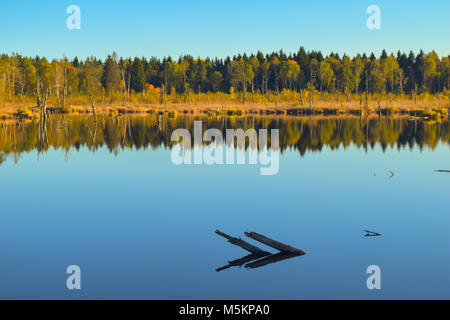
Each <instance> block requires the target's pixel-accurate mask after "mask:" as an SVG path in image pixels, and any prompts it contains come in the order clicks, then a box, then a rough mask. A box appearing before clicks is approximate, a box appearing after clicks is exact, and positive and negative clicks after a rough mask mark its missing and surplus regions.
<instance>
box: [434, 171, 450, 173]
mask: <svg viewBox="0 0 450 320" xmlns="http://www.w3.org/2000/svg"><path fill="white" fill-rule="evenodd" d="M435 172H441V173H450V170H435Z"/></svg>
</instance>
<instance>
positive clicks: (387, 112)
mask: <svg viewBox="0 0 450 320" xmlns="http://www.w3.org/2000/svg"><path fill="white" fill-rule="evenodd" d="M74 102H76V101H74ZM47 109H48V111H49V112H50V113H58V114H92V112H93V111H92V107H91V105H90V104H88V103H85V104H76V103H74V104H67V105H66V106H65V107H62V106H61V105H60V104H58V102H57V101H50V102H49V104H48V107H47ZM449 109H450V105H449V104H448V102H447V101H446V100H440V101H430V100H422V99H421V100H419V101H417V100H411V99H395V100H394V99H393V100H384V101H383V100H379V101H369V102H368V104H367V105H366V104H365V102H364V103H362V102H361V100H359V101H358V100H350V101H343V102H337V101H331V100H330V99H326V100H320V99H316V100H314V101H312V102H311V104H309V102H308V103H303V105H302V104H301V103H298V102H288V101H287V102H286V101H282V102H278V103H276V102H275V103H265V102H258V103H251V102H249V103H246V104H243V103H233V101H224V102H217V101H212V102H196V103H191V104H184V103H172V102H164V103H162V104H161V103H139V102H120V103H114V102H110V103H105V102H103V103H101V102H100V103H96V113H97V114H98V115H111V116H119V115H121V114H149V113H157V114H167V115H168V116H170V117H175V116H176V115H177V114H192V115H208V116H245V115H251V114H259V115H281V116H308V115H321V116H331V115H333V116H336V115H342V116H345V115H353V116H355V115H356V116H366V115H367V116H371V115H379V116H411V117H418V118H422V119H428V120H438V119H448V117H449V111H450V110H449ZM39 115H40V110H39V108H37V107H36V105H35V103H33V102H32V101H21V102H19V103H14V104H13V103H8V104H4V105H3V106H0V119H35V118H39Z"/></svg>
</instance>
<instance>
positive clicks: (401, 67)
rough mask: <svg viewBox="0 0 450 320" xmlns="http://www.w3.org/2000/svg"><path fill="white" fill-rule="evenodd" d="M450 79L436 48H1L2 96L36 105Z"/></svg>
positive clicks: (348, 89) (430, 83)
mask: <svg viewBox="0 0 450 320" xmlns="http://www.w3.org/2000/svg"><path fill="white" fill-rule="evenodd" d="M449 87H450V56H443V57H439V56H438V54H437V53H436V52H435V51H432V52H429V53H424V52H423V51H420V52H419V53H418V54H417V55H416V54H414V53H413V52H412V51H411V52H409V54H406V53H401V52H400V51H399V52H397V53H396V54H395V55H394V54H389V55H388V54H387V52H386V51H385V50H383V51H382V53H381V55H380V56H379V57H376V56H375V55H374V54H373V53H372V54H371V55H370V56H367V55H366V54H362V55H361V54H358V55H356V56H354V57H350V56H348V55H345V54H344V55H343V56H340V55H339V54H336V53H331V54H329V55H327V56H324V55H323V54H322V53H321V52H320V51H308V52H307V51H306V50H305V49H304V48H303V47H301V48H300V49H299V50H298V52H297V53H291V54H286V53H284V52H283V51H280V52H273V53H271V54H266V55H264V54H263V53H262V52H258V53H257V54H251V55H247V54H243V55H237V56H234V57H232V58H231V57H227V58H225V59H219V58H215V59H210V58H206V59H201V58H194V57H192V56H190V55H183V56H181V57H179V58H178V59H173V58H171V57H165V58H162V59H159V58H156V57H152V58H149V59H148V58H144V57H141V58H140V57H135V58H134V59H132V58H119V57H118V56H117V54H115V53H113V54H111V55H109V56H108V57H107V58H106V59H105V60H104V61H102V60H100V59H98V58H95V57H89V58H87V59H86V60H80V59H78V58H77V57H75V58H74V59H72V60H69V59H67V58H62V59H53V60H52V61H49V60H47V59H46V58H45V57H34V58H31V57H23V56H21V55H19V54H16V53H13V54H11V55H6V54H3V55H1V56H0V101H3V102H5V101H8V102H15V101H16V98H17V97H19V98H20V97H23V96H31V97H34V98H36V102H37V104H38V106H39V105H42V104H44V105H45V103H46V100H47V98H48V96H51V97H57V98H58V99H60V100H61V104H62V105H63V106H64V105H65V101H66V99H67V97H70V96H85V97H88V98H89V100H90V101H91V102H92V103H94V100H95V99H96V97H99V96H103V97H110V99H111V101H113V100H114V99H118V98H120V99H122V100H124V101H125V100H126V99H128V98H129V97H130V96H131V95H133V94H140V93H144V94H145V92H146V91H149V90H152V92H156V93H157V94H158V95H161V97H162V98H164V96H165V95H169V94H173V93H177V94H182V95H183V96H184V102H185V103H188V102H190V96H191V94H198V93H207V92H213V93H215V92H223V93H227V94H230V93H231V94H233V93H234V92H240V93H243V94H242V97H243V102H244V103H245V102H246V97H248V96H249V94H250V93H251V94H252V96H253V95H254V94H255V93H258V94H262V95H265V94H268V93H272V94H273V93H276V94H277V95H278V94H279V92H280V91H282V90H292V91H296V92H300V94H302V93H303V91H304V90H307V91H308V92H320V93H323V92H328V93H331V94H342V95H344V96H347V97H349V95H350V94H360V95H362V93H364V92H366V93H371V94H375V93H385V94H386V93H393V94H404V93H406V94H411V95H412V94H421V93H430V94H436V93H440V92H446V91H447V90H448V89H449ZM302 99H303V98H302Z"/></svg>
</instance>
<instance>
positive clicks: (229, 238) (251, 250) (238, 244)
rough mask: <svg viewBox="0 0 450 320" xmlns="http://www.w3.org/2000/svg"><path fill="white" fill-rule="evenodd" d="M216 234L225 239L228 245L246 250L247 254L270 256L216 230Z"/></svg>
mask: <svg viewBox="0 0 450 320" xmlns="http://www.w3.org/2000/svg"><path fill="white" fill-rule="evenodd" d="M216 233H217V234H218V235H219V236H222V237H224V238H225V239H227V240H228V242H229V243H231V244H234V245H235V246H238V247H241V248H242V249H244V250H247V251H248V252H251V253H258V254H263V253H267V254H270V253H269V252H267V251H264V250H261V249H260V248H258V247H255V246H253V245H251V244H250V243H248V242H246V241H244V240H242V239H239V238H234V237H230V236H229V235H227V234H225V233H223V232H221V231H220V230H216Z"/></svg>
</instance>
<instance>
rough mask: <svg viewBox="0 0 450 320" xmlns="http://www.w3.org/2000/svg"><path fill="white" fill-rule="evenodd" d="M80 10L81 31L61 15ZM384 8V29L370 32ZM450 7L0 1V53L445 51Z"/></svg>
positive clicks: (398, 1)
mask: <svg viewBox="0 0 450 320" xmlns="http://www.w3.org/2000/svg"><path fill="white" fill-rule="evenodd" d="M72 4H74V5H78V6H79V7H80V8H81V11H82V13H81V15H82V17H81V20H82V24H81V30H68V29H67V28H66V20H67V18H68V16H69V15H68V14H67V13H66V9H67V7H68V6H69V5H72ZM371 4H375V5H378V6H379V7H380V8H381V18H382V29H381V30H380V31H370V30H368V29H367V27H366V20H367V18H368V15H367V14H366V9H367V7H368V6H369V5H371ZM449 40H450V1H449V0H429V1H419V0H409V1H408V0H395V1H392V0H389V1H388V0H370V1H366V0H342V1H337V0H326V1H325V0H323V1H313V0H310V1H303V0H285V1H273V0H271V1H266V0H258V1H256V0H240V1H238V0H227V1H217V0H191V1H186V0H184V1H180V0H170V1H161V0H159V1H154V0H128V1H116V0H109V1H106V0H95V1H94V0H70V1H65V0H53V1H50V0H41V1H28V0H27V1H23V0H1V1H0V53H11V52H13V51H14V52H18V53H20V54H22V55H27V56H34V55H41V56H47V57H50V58H54V57H61V56H62V55H63V54H65V55H66V56H67V57H69V58H71V57H74V56H79V57H82V58H84V57H86V56H88V55H95V56H98V57H101V58H104V57H105V56H106V55H107V54H109V53H111V52H113V51H116V52H117V53H118V54H119V55H121V56H146V57H150V56H158V57H162V56H166V55H171V56H174V57H178V56H179V55H180V54H182V53H185V54H192V55H194V56H202V57H206V56H210V57H216V56H217V57H225V56H227V55H234V54H237V53H242V52H247V53H251V52H256V51H257V50H262V51H263V52H265V53H267V52H272V51H278V50H279V49H283V50H284V51H285V52H294V51H297V50H298V48H299V47H300V46H304V47H305V48H306V49H307V50H312V49H316V50H322V52H324V53H329V52H331V51H335V52H339V53H344V52H345V53H348V54H351V55H353V54H355V53H357V52H367V53H370V52H375V53H376V54H377V55H378V54H379V53H380V52H381V50H382V49H383V48H386V50H387V51H388V52H391V51H393V52H396V51H397V50H399V49H400V50H402V51H409V50H413V51H415V52H418V50H420V49H424V50H425V51H430V50H433V49H434V50H436V51H437V52H438V54H440V55H444V54H445V55H448V54H449V53H450V41H449Z"/></svg>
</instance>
